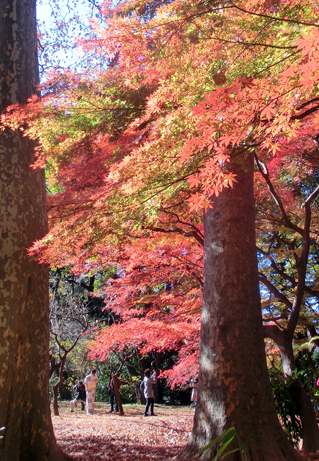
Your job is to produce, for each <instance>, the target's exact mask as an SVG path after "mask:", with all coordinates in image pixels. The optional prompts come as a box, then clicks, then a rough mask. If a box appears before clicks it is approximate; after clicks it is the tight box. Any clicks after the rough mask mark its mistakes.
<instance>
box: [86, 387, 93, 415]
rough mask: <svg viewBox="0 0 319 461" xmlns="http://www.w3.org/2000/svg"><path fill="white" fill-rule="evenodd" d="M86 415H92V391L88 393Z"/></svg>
mask: <svg viewBox="0 0 319 461" xmlns="http://www.w3.org/2000/svg"><path fill="white" fill-rule="evenodd" d="M86 413H87V414H88V415H91V414H92V391H86Z"/></svg>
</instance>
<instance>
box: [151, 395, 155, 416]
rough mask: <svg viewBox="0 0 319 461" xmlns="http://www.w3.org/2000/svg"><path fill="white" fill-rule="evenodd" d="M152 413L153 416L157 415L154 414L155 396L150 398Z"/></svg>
mask: <svg viewBox="0 0 319 461" xmlns="http://www.w3.org/2000/svg"><path fill="white" fill-rule="evenodd" d="M150 413H151V416H155V415H154V398H153V397H151V398H150Z"/></svg>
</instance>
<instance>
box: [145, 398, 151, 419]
mask: <svg viewBox="0 0 319 461" xmlns="http://www.w3.org/2000/svg"><path fill="white" fill-rule="evenodd" d="M149 407H150V399H149V398H147V399H146V405H145V410H144V416H147V412H148V409H149Z"/></svg>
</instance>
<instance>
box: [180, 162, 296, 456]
mask: <svg viewBox="0 0 319 461" xmlns="http://www.w3.org/2000/svg"><path fill="white" fill-rule="evenodd" d="M229 168H230V169H231V170H232V171H233V172H234V173H235V174H237V180H238V183H236V184H235V185H234V188H233V189H231V188H230V189H226V190H225V191H223V192H222V193H221V194H220V195H219V196H218V197H214V199H213V209H209V210H207V212H206V213H205V215H204V229H205V243H204V300H203V307H202V327H201V342H200V344H201V345H200V352H201V358H200V373H199V384H198V388H199V393H198V401H197V407H196V411H195V419H194V427H193V431H192V435H191V437H190V441H189V444H188V446H187V447H186V449H185V451H184V456H185V457H187V456H190V455H192V454H194V453H196V452H198V450H199V449H200V448H203V447H204V446H205V445H206V444H208V443H209V442H210V441H212V440H213V439H214V438H216V437H217V436H219V435H221V434H222V433H224V432H225V431H226V430H227V429H228V428H229V427H231V426H233V427H234V428H235V429H236V432H237V435H238V436H239V437H240V438H241V440H242V442H243V444H244V447H245V451H246V455H247V460H248V461H257V460H258V461H279V460H280V461H281V460H298V459H302V458H301V456H300V455H299V454H298V453H297V452H295V451H294V450H293V448H292V446H291V444H290V442H289V441H288V440H287V438H286V436H285V434H284V432H283V431H282V429H281V427H280V424H279V422H278V418H277V415H276V411H275V407H274V403H273V399H272V394H271V388H270V383H269V378H268V371H267V366H266V359H265V348H264V341H263V329H262V319H261V307H260V295H259V284H258V272H257V255H256V246H255V210H254V194H253V156H252V155H248V154H247V155H244V154H243V153H241V154H240V155H237V156H236V157H233V158H232V159H231V163H230V167H229ZM233 448H234V447H233ZM216 451H217V448H216V447H213V448H212V449H211V450H209V451H206V452H205V453H204V455H203V456H202V457H201V459H203V460H211V459H212V457H213V455H214V454H216ZM227 459H229V461H231V460H233V461H234V460H238V459H240V458H239V454H238V452H235V453H234V454H232V455H229V456H228V457H227Z"/></svg>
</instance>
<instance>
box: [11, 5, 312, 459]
mask: <svg viewBox="0 0 319 461" xmlns="http://www.w3.org/2000/svg"><path fill="white" fill-rule="evenodd" d="M101 11H102V14H103V15H104V16H105V18H106V20H107V27H102V26H101V25H100V24H98V23H93V22H92V24H93V26H94V33H95V34H96V37H95V38H94V39H93V40H91V41H86V42H83V47H85V50H86V52H87V53H88V54H89V53H90V52H92V54H94V55H96V54H97V53H99V54H100V56H101V57H104V59H105V61H106V62H107V63H108V64H109V68H108V70H107V71H106V72H105V71H102V72H100V74H99V76H98V78H97V79H96V81H94V82H92V80H91V79H90V78H88V77H86V78H85V77H83V76H79V75H75V74H74V73H71V72H68V73H65V74H63V75H62V74H59V75H55V76H54V77H53V79H52V81H51V84H52V87H49V88H53V89H54V93H53V92H52V93H50V91H48V92H47V94H46V96H45V98H43V101H42V102H41V101H40V100H38V99H37V98H33V101H32V103H31V104H30V105H29V106H27V107H24V108H20V109H19V108H18V109H17V111H16V112H15V113H14V116H13V118H11V120H13V122H11V123H13V124H14V123H15V124H16V126H18V125H19V123H20V124H21V123H22V122H23V124H25V123H27V124H28V126H27V128H26V129H25V125H24V127H23V129H25V133H26V134H27V135H29V136H31V137H35V138H37V139H39V140H40V142H41V150H40V149H39V151H38V161H37V165H43V164H44V162H45V161H46V160H48V164H49V172H50V178H49V181H50V187H51V188H52V191H54V192H58V193H56V194H54V195H52V196H50V198H49V206H50V217H51V222H52V224H53V228H52V229H51V233H50V237H49V238H46V239H45V240H43V241H42V242H39V243H38V244H37V245H35V247H34V250H33V251H34V253H36V252H37V251H38V250H39V249H41V251H42V253H41V255H40V258H41V259H42V261H46V262H51V263H53V264H62V265H64V264H65V263H66V262H67V263H68V264H71V265H72V266H73V270H74V271H75V272H76V271H84V270H85V271H87V272H88V271H90V270H94V268H96V267H101V266H103V265H104V264H109V263H110V261H114V259H117V258H120V257H121V256H123V252H122V251H123V246H124V245H125V246H126V251H128V249H129V247H131V248H132V250H133V252H134V254H133V256H132V262H133V261H134V258H137V256H136V255H138V254H140V253H139V251H140V248H139V247H140V243H142V245H143V244H144V241H143V239H145V240H147V245H152V243H153V242H152V239H153V238H154V232H155V231H156V232H158V233H160V235H161V236H162V238H163V236H164V235H165V236H167V235H175V234H176V235H183V234H184V235H188V236H192V237H193V238H195V239H196V240H197V241H202V234H203V232H202V231H200V232H198V230H199V226H198V224H199V223H200V222H201V218H200V213H201V211H200V210H201V209H202V208H203V207H204V208H206V211H205V215H204V228H205V248H204V254H205V265H204V280H205V283H204V302H203V311H202V341H201V349H202V351H201V369H200V380H199V387H200V392H199V401H198V406H197V409H196V415H195V425H194V430H193V435H192V438H191V442H190V444H189V447H188V448H187V451H186V452H187V453H189V452H194V451H196V450H198V448H200V447H202V446H203V445H205V443H207V442H209V441H210V440H211V439H213V438H214V437H215V436H217V435H219V434H220V433H221V432H223V431H224V430H225V429H227V427H229V426H230V425H234V426H235V427H236V428H237V429H238V432H239V435H240V437H241V438H242V439H243V441H244V444H245V446H246V447H247V450H248V452H249V453H250V456H251V459H256V458H259V457H263V458H262V459H297V458H298V456H297V455H296V454H294V453H293V452H292V451H291V449H290V448H289V445H287V444H286V442H285V441H284V438H283V435H282V433H281V431H280V428H279V426H278V422H277V420H276V415H275V412H274V409H273V407H272V401H271V393H270V388H269V386H268V379H267V370H266V364H265V359H264V346H263V341H262V337H263V331H262V328H261V312H260V301H259V293H258V273H257V258H256V254H255V242H254V225H255V224H254V219H255V217H254V211H253V210H254V208H253V195H252V194H253V187H252V183H253V166H252V165H253V163H252V162H253V158H254V157H255V158H256V162H257V165H259V167H260V168H259V170H260V175H261V176H262V177H263V179H264V180H266V183H267V184H268V186H269V187H270V183H269V181H268V171H270V172H271V174H274V175H278V176H277V178H276V179H277V180H279V179H280V174H281V172H280V168H278V166H280V165H282V164H286V165H289V162H290V160H291V158H292V156H294V158H295V159H296V160H295V162H296V164H297V163H298V161H299V159H300V158H304V157H305V156H306V157H307V156H309V155H310V156H313V157H314V155H315V152H316V149H317V145H316V144H315V143H314V141H313V140H314V139H315V138H316V135H317V129H318V127H317V124H318V116H317V111H318V96H317V79H316V70H317V54H318V33H317V27H318V24H316V23H315V21H314V19H313V18H316V17H317V5H316V4H315V2H312V1H302V0H300V1H293V2H292V1H285V2H283V1H279V2H266V1H264V2H258V3H257V2H255V1H254V0H251V1H248V2H247V1H246V2H242V1H238V2H232V1H225V2H223V3H222V4H220V3H217V2H195V3H194V4H192V5H188V4H185V3H184V2H179V1H177V0H176V1H175V2H172V3H165V2H163V3H160V2H159V3H152V4H148V3H145V2H144V3H142V4H141V3H139V2H129V3H125V2H123V3H119V4H118V5H117V6H116V7H115V8H113V6H110V5H108V3H107V2H105V3H104V4H103V7H102V9H101ZM94 72H95V75H97V70H96V69H94ZM194 106H195V108H194ZM19 117H20V118H19ZM292 154H293V155H292ZM301 164H302V162H301ZM83 165H85V168H83ZM308 167H309V171H311V162H309V163H308ZM92 171H94V174H92ZM240 178H241V181H240V180H239V179H240ZM267 181H268V182H267ZM279 183H280V181H278V184H279ZM229 186H230V187H229ZM232 187H233V189H232ZM287 189H288V188H287ZM317 193H318V192H317V189H313V190H311V191H310V192H309V194H308V200H306V206H305V208H306V211H305V214H304V216H305V225H304V227H301V225H300V222H298V224H293V221H292V220H291V218H290V217H289V214H288V213H287V211H286V208H285V207H283V206H281V204H280V201H278V200H277V206H278V207H279V212H280V213H281V214H282V217H283V220H281V221H280V224H281V225H282V224H285V226H286V228H288V229H290V230H292V231H294V232H297V233H299V235H300V236H301V238H302V239H303V251H302V253H301V255H300V256H299V255H298V251H299V250H298V251H297V252H296V256H295V260H296V263H297V264H296V267H297V268H298V271H299V274H298V276H299V279H298V284H297V285H298V287H297V291H296V296H295V300H296V301H295V303H294V308H293V314H292V315H291V317H290V319H291V320H289V325H288V326H289V332H288V330H286V331H287V332H288V333H289V334H288V336H289V338H288V340H287V343H286V344H285V350H284V348H281V349H282V352H283V356H284V358H285V354H286V355H287V353H288V355H289V354H290V352H291V349H292V348H291V342H292V335H293V332H294V329H295V327H296V319H297V318H298V314H299V311H300V308H301V301H302V297H303V293H304V291H305V271H306V266H307V260H308V252H309V242H308V239H309V225H310V217H311V207H310V205H311V202H312V201H313V200H314V199H315V197H316V194H317ZM273 196H275V194H273ZM287 196H288V194H287ZM211 197H213V202H214V203H213V209H211V208H210V204H211V200H212V199H211ZM187 205H189V206H187ZM295 206H296V204H295ZM289 211H290V210H289ZM276 213H278V210H276ZM299 216H300V217H299V218H298V219H299V220H300V219H301V213H300V214H299ZM212 229H214V232H213V231H212ZM146 236H147V237H146ZM248 236H249V238H247V237H248ZM149 242H150V243H149ZM173 242H174V240H173ZM236 242H237V243H236ZM171 244H172V241H171ZM173 244H174V243H173ZM181 245H185V243H181ZM234 247H235V248H234ZM171 248H174V247H171ZM182 248H183V247H182ZM214 249H220V254H222V256H223V258H222V259H220V257H219V254H218V251H217V252H216V251H214ZM132 250H131V251H132ZM235 250H236V251H235ZM170 252H171V249H170ZM153 254H154V253H153ZM159 254H160V252H159ZM181 256H184V255H183V249H182V250H181V254H180V257H181ZM192 258H193V256H192ZM158 259H160V258H158ZM129 264H131V263H129ZM124 265H125V264H124ZM124 265H123V267H124ZM143 267H145V266H143V264H141V268H137V269H134V270H132V269H130V267H128V269H129V270H131V274H129V275H130V277H132V278H134V276H136V274H138V272H141V274H139V275H140V277H136V279H137V280H139V284H141V279H142V278H143ZM158 267H161V265H160V263H159V266H158ZM133 268H134V266H133ZM243 268H245V270H243ZM246 268H247V270H246ZM177 273H178V272H175V274H177ZM225 274H227V276H228V278H229V281H227V280H226V275H225ZM193 276H194V274H193ZM193 276H192V277H193ZM192 277H190V280H192ZM128 280H129V277H128V276H127V275H126V274H125V277H122V278H121V280H120V279H119V282H118V283H117V284H116V285H119V286H120V285H121V284H122V286H123V285H124V284H125V283H127V282H128ZM197 280H198V279H197ZM263 280H264V282H265V283H266V284H267V281H266V279H265V278H264V279H263ZM173 286H174V291H175V288H176V287H177V286H178V283H175V284H174V283H173ZM185 286H186V284H185ZM150 287H151V289H150ZM239 287H240V288H239ZM152 288H156V290H157V287H156V285H155V284H154V285H153V286H152V284H150V283H148V286H144V287H143V285H142V284H141V293H137V294H138V295H141V296H140V301H142V305H143V296H145V295H146V296H150V294H151V295H153V296H152V303H153V301H154V292H155V293H157V291H156V290H152ZM197 288H198V287H197ZM165 291H167V290H162V292H161V293H160V296H158V298H159V299H160V297H161V298H162V299H163V298H165V297H169V296H170V293H169V290H168V291H167V292H165ZM175 292H178V289H177V290H176V291H175ZM189 293H191V290H190V291H189ZM127 294H128V297H131V298H132V295H131V293H128V291H127ZM185 295H186V291H185ZM125 296H126V295H125ZM186 296H187V295H186ZM214 296H215V298H214ZM174 298H175V297H174ZM189 298H190V303H189V305H191V303H192V301H191V296H189ZM175 299H176V300H177V299H178V296H177V297H176V298H175ZM133 300H134V302H135V301H136V300H137V301H138V297H137V299H136V296H135V298H134V297H133ZM198 300H199V296H198V295H196V296H195V300H194V305H197V303H198ZM227 300H228V301H227ZM281 301H282V300H281ZM170 302H171V301H170ZM165 303H166V302H165ZM144 304H145V303H144ZM136 305H137V306H138V302H137V304H136ZM154 305H156V303H154ZM186 305H187V303H186ZM226 305H227V306H228V308H227V309H226V307H225V306H226ZM187 309H188V307H187V308H186V310H185V311H184V312H183V314H182V315H185V312H186V313H187ZM129 310H131V312H129V313H128V315H129V317H130V319H129V321H128V322H127V325H126V328H127V331H129V329H131V335H134V338H136V333H137V331H138V330H137V328H138V327H137V325H144V327H146V326H147V327H148V330H149V331H148V332H147V335H145V336H144V337H142V338H141V343H140V344H141V346H142V347H145V345H144V343H145V342H146V344H147V341H149V338H150V337H151V332H152V329H154V326H155V327H156V326H158V327H159V326H160V327H161V328H162V329H163V336H162V337H163V338H164V337H165V336H164V331H165V333H166V336H167V338H171V337H173V336H174V339H176V338H177V339H178V335H177V336H176V331H175V332H174V335H172V336H171V335H170V333H171V331H172V330H173V329H174V327H175V322H174V323H172V322H170V324H169V325H167V323H168V321H167V320H168V319H171V318H172V317H173V316H172V315H171V316H170V314H172V312H170V313H168V312H167V313H165V314H163V315H162V313H160V314H158V309H157V310H156V318H158V316H159V317H162V318H160V320H161V322H160V323H159V324H156V323H155V322H154V319H152V315H153V314H154V311H153V312H152V306H151V307H150V308H149V307H146V308H145V307H143V310H144V311H142V312H141V313H142V314H143V315H144V314H147V316H148V317H149V319H150V320H152V322H150V321H149V323H147V322H148V319H147V317H146V319H145V318H142V319H138V322H139V323H138V324H137V323H135V321H136V317H139V314H138V313H136V310H137V309H135V310H134V309H129ZM148 310H149V312H148ZM126 312H127V311H126ZM122 313H125V312H122ZM134 317H135V318H134ZM174 317H177V316H174ZM207 319H211V320H210V321H209V322H208V321H207ZM216 319H219V323H217V320H216ZM174 320H175V319H174ZM195 323H196V319H194V325H193V327H194V332H193V333H194V334H193V333H192V335H191V336H192V341H193V344H194V339H193V338H194V337H195V336H196V335H195V330H196V325H195ZM176 325H177V328H180V327H181V326H183V324H182V323H180V324H179V325H178V322H177V323H176ZM186 325H189V322H186V323H185V327H186ZM248 325H249V330H250V334H247V335H246V336H245V338H243V337H242V336H243V335H240V332H242V331H246V329H247V326H248ZM130 326H132V328H130ZM282 327H283V328H285V326H284V324H283V325H282ZM165 328H166V329H165ZM114 330H115V328H114ZM267 330H268V331H270V330H271V331H274V330H275V329H274V328H267ZM110 331H111V332H112V328H111V329H109V332H110ZM118 331H119V330H118ZM179 331H181V330H179ZM186 331H187V330H186ZM197 331H198V328H197ZM275 331H277V330H275ZM282 331H284V333H283V334H281V333H280V339H279V340H278V341H279V342H280V341H282V340H283V337H284V336H285V335H286V333H285V330H282ZM225 332H227V334H226V333H225ZM177 333H178V332H177ZM102 335H103V333H102ZM107 337H108V339H107V341H109V338H110V336H109V333H108V335H107ZM126 337H128V335H127V336H126ZM131 337H132V336H131ZM215 337H216V338H217V337H218V338H219V340H220V342H219V343H218V344H217V343H216V342H215V340H214V338H215ZM180 338H181V336H180ZM181 339H182V338H181ZM123 341H124V337H123ZM157 341H158V338H157ZM190 342H191V341H190ZM175 344H176V343H175ZM166 345H167V346H168V347H171V346H170V345H169V342H167V344H166ZM154 346H155V341H154V342H153V345H152V344H149V346H147V347H154ZM99 347H100V348H101V349H102V353H103V347H104V350H106V349H107V347H108V346H107V345H105V343H104V346H102V343H99ZM155 347H156V348H158V349H160V346H158V345H156V346H155ZM141 350H143V349H142V348H141ZM207 350H209V352H210V356H208V354H207ZM214 354H216V356H215V355H214ZM188 356H189V355H187V357H188ZM229 363H231V364H232V366H231V368H232V369H231V370H230V369H229V368H230V367H229ZM257 364H258V365H257ZM289 367H290V368H291V369H293V361H292V360H291V362H290V365H289ZM207 369H209V370H215V371H214V372H211V371H210V372H208V371H207ZM245 380H246V381H245ZM247 380H248V381H247ZM230 383H232V385H230ZM256 389H258V390H259V393H258V392H256ZM245 392H246V393H245ZM260 393H261V394H260ZM233 400H235V401H236V402H237V405H235V406H234V407H233V406H232V405H230V403H229V402H231V401H233ZM248 401H249V402H251V405H250V406H249V405H247V402H248ZM213 402H215V403H216V404H215V405H213ZM207 408H209V409H210V410H209V411H210V414H209V423H206V421H207ZM214 408H221V413H220V414H219V415H217V414H216V413H214ZM254 415H255V416H254ZM221 421H222V423H221ZM256 421H259V426H258V425H257V426H256ZM270 421H271V422H270ZM259 429H260V431H259ZM261 432H263V435H261ZM263 438H265V439H263ZM266 439H267V444H266V445H264V444H263V440H266ZM257 445H259V446H257ZM260 447H261V448H260ZM282 447H284V448H282ZM210 455H211V453H206V454H205V456H207V457H208V456H210Z"/></svg>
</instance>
